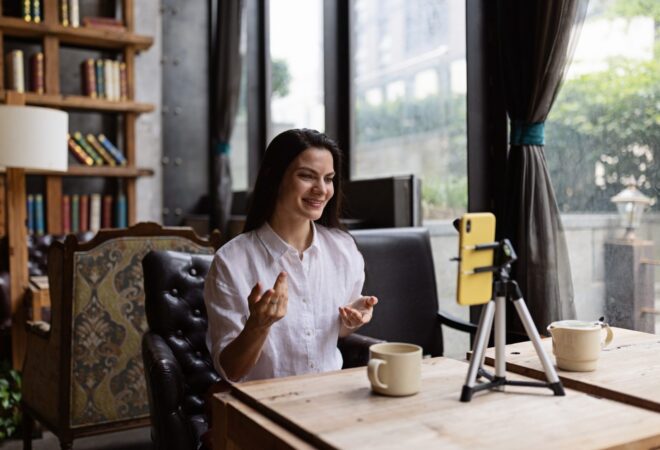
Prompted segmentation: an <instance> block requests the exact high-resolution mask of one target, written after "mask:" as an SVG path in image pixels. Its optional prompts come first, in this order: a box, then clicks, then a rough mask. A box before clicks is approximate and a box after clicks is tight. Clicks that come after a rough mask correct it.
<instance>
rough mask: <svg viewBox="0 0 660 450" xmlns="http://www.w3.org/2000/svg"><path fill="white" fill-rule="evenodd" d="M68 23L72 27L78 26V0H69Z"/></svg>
mask: <svg viewBox="0 0 660 450" xmlns="http://www.w3.org/2000/svg"><path fill="white" fill-rule="evenodd" d="M62 1H65V0H62ZM69 23H70V24H71V26H72V27H74V28H78V27H79V26H80V8H79V4H78V0H69Z"/></svg>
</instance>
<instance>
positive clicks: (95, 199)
mask: <svg viewBox="0 0 660 450" xmlns="http://www.w3.org/2000/svg"><path fill="white" fill-rule="evenodd" d="M89 203H90V205H89V229H90V230H91V231H93V232H95V233H96V232H97V231H99V230H100V229H101V194H92V195H91V196H90V200H89Z"/></svg>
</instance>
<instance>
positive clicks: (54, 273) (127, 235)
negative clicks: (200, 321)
mask: <svg viewBox="0 0 660 450" xmlns="http://www.w3.org/2000/svg"><path fill="white" fill-rule="evenodd" d="M219 245H220V239H219V234H218V233H217V232H216V233H214V234H213V235H212V236H211V241H205V240H202V239H200V238H199V237H198V236H197V235H196V234H195V233H194V232H193V231H192V230H191V229H187V228H164V227H161V226H160V225H157V224H155V223H141V224H137V225H135V226H133V227H131V228H128V229H123V230H101V231H100V232H99V233H98V234H97V235H96V237H95V238H94V239H93V240H91V241H90V242H87V243H84V244H81V243H79V242H78V240H77V239H76V238H75V236H68V237H67V239H66V240H65V241H64V243H60V242H55V243H53V245H52V246H51V247H50V249H49V254H48V278H49V284H50V294H51V324H50V327H43V325H42V326H41V327H40V328H36V327H35V328H32V329H29V330H28V343H27V354H26V358H25V364H24V367H23V411H24V425H25V427H24V428H25V430H24V431H25V447H24V448H30V447H31V440H30V439H31V438H30V435H31V429H32V421H33V419H37V420H38V421H39V422H41V423H42V424H43V425H45V426H46V427H47V428H49V429H50V430H51V431H53V433H55V434H56V435H57V436H58V438H59V440H60V443H61V447H62V448H71V447H72V443H73V440H74V439H75V438H77V437H79V436H88V435H91V434H97V433H103V432H109V431H116V430H120V429H127V428H133V427H139V426H146V425H148V424H149V402H148V398H147V387H146V385H145V377H144V371H143V364H142V354H141V346H140V343H141V340H142V335H143V333H144V332H145V331H146V330H147V321H146V317H145V312H144V288H143V274H142V258H143V257H144V256H145V255H146V254H147V253H149V252H150V251H151V250H177V251H182V252H186V253H196V254H213V253H214V251H215V250H216V249H217V248H218V247H219Z"/></svg>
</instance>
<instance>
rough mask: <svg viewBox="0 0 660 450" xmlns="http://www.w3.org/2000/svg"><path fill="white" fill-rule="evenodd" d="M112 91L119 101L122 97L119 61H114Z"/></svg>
mask: <svg viewBox="0 0 660 450" xmlns="http://www.w3.org/2000/svg"><path fill="white" fill-rule="evenodd" d="M112 92H113V94H114V99H115V100H116V101H119V99H120V98H121V92H120V82H119V61H112Z"/></svg>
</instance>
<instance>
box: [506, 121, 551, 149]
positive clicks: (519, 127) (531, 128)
mask: <svg viewBox="0 0 660 450" xmlns="http://www.w3.org/2000/svg"><path fill="white" fill-rule="evenodd" d="M510 144H511V145H545V122H536V123H527V122H523V121H522V120H512V121H511V138H510Z"/></svg>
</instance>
